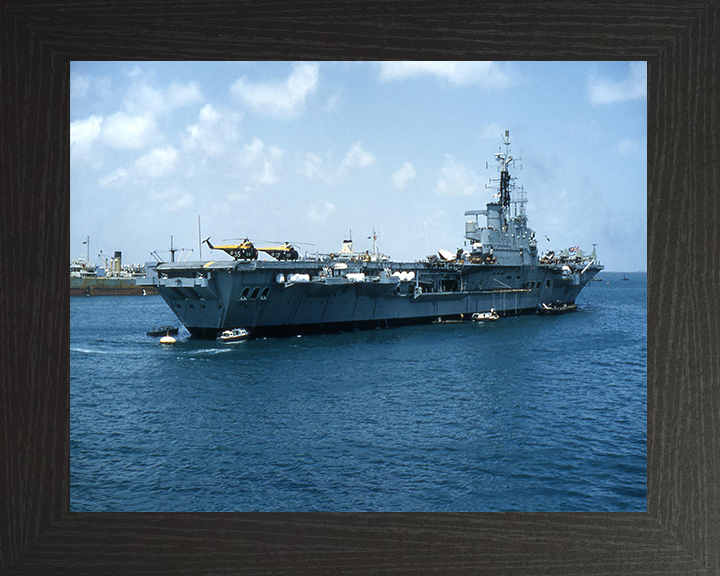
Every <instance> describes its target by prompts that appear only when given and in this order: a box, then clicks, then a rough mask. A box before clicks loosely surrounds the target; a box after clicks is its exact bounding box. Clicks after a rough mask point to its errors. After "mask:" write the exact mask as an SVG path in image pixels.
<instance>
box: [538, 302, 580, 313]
mask: <svg viewBox="0 0 720 576" xmlns="http://www.w3.org/2000/svg"><path fill="white" fill-rule="evenodd" d="M575 310H577V304H562V303H560V302H555V303H554V304H545V303H544V302H543V303H542V304H540V305H539V306H538V314H565V313H567V312H574V311H575Z"/></svg>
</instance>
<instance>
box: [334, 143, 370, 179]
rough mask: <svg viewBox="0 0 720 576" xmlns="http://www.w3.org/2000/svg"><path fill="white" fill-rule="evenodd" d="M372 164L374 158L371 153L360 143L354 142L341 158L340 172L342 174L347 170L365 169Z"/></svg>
mask: <svg viewBox="0 0 720 576" xmlns="http://www.w3.org/2000/svg"><path fill="white" fill-rule="evenodd" d="M373 164H375V156H373V155H372V152H368V151H367V150H365V149H364V148H363V147H362V144H361V143H360V142H355V144H353V147H352V148H350V152H348V153H347V155H346V156H345V158H343V161H342V162H341V164H340V171H341V172H344V171H345V170H347V169H348V168H365V167H366V166H372V165H373Z"/></svg>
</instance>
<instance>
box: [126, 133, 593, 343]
mask: <svg viewBox="0 0 720 576" xmlns="http://www.w3.org/2000/svg"><path fill="white" fill-rule="evenodd" d="M503 144H504V146H505V151H504V152H503V151H501V152H498V153H497V154H495V160H496V161H497V164H498V169H499V176H500V177H499V178H498V179H494V180H491V182H493V183H494V185H495V186H496V191H497V193H496V194H495V195H494V197H493V200H494V201H492V202H490V203H488V204H487V205H486V208H485V209H484V210H470V211H468V212H465V215H466V216H470V217H471V218H470V219H468V220H467V221H466V223H465V234H464V236H465V239H466V242H465V246H466V248H465V249H458V251H457V252H456V253H450V252H448V251H445V250H440V251H439V252H438V254H437V255H433V256H429V257H426V258H425V259H422V260H419V261H414V262H396V261H392V260H390V259H389V258H388V257H386V256H384V255H383V254H381V253H378V252H377V250H376V249H375V248H373V252H372V253H370V252H366V253H360V254H358V253H355V252H354V250H353V245H352V242H351V241H345V242H344V243H343V248H342V250H341V251H340V252H338V253H336V254H325V255H316V256H313V257H304V258H301V257H300V255H299V253H298V250H297V249H296V248H295V247H294V246H292V245H291V244H285V245H283V246H281V247H274V248H272V247H271V248H260V247H255V246H254V245H253V243H252V242H250V241H249V240H245V241H243V242H242V243H240V244H234V245H223V246H213V245H212V244H211V243H210V241H209V239H208V240H207V243H208V245H209V246H210V247H211V248H213V249H215V250H218V249H219V250H223V251H225V252H227V253H228V254H230V255H231V256H232V257H233V258H234V260H233V261H227V260H225V261H210V262H164V263H159V264H157V266H156V268H155V271H154V275H152V276H149V277H148V278H147V279H145V280H138V285H139V286H147V287H156V288H157V290H158V292H159V293H160V295H161V296H162V298H163V299H164V300H165V302H166V303H167V304H168V306H170V309H171V310H172V311H173V313H175V315H176V316H177V317H178V319H179V320H180V322H182V323H183V324H184V325H185V327H186V328H187V329H188V330H189V331H190V333H191V334H192V335H193V336H196V337H200V338H215V337H216V336H217V335H218V333H219V332H221V331H223V330H227V329H233V328H245V329H247V330H249V331H250V332H251V334H252V335H253V336H255V337H257V336H268V335H269V336H273V335H294V334H302V333H308V332H327V331H336V330H344V329H361V328H372V327H389V326H399V325H406V324H417V323H431V322H437V321H458V320H469V319H470V318H471V317H472V315H473V314H474V313H482V312H488V311H490V310H493V309H494V310H495V311H496V312H497V313H498V314H499V315H500V316H507V315H515V314H522V313H528V312H535V311H536V310H537V309H538V308H539V307H541V306H542V305H543V304H545V305H552V306H561V305H563V304H573V303H574V302H575V299H576V298H577V296H578V294H579V293H580V291H581V290H582V289H583V287H584V286H585V285H586V284H587V283H588V282H589V281H590V280H591V279H592V278H593V276H595V275H596V274H597V273H598V272H599V271H600V270H602V269H603V266H602V265H601V264H600V263H599V262H598V259H597V257H596V254H595V249H594V247H593V251H592V253H591V254H588V255H585V254H584V253H583V251H582V250H580V248H579V246H575V247H573V248H570V249H565V250H563V251H560V252H558V253H557V254H556V253H554V252H551V251H548V252H545V253H543V254H541V253H539V250H538V237H537V236H536V234H535V232H534V231H533V230H532V229H530V228H529V227H528V223H527V215H526V213H525V203H526V201H527V200H526V198H525V194H524V191H522V190H521V189H519V188H518V187H516V186H515V179H514V178H513V177H511V175H510V169H511V168H514V166H515V161H514V159H513V157H512V156H511V154H510V135H509V132H508V131H506V132H505V135H504V137H503ZM513 195H515V196H517V198H513ZM481 216H482V217H484V218H485V222H484V223H481V222H480V217H481ZM483 224H484V225H483ZM258 252H265V253H267V254H268V255H270V256H271V257H273V258H274V259H275V260H274V261H263V260H258V259H257V257H258Z"/></svg>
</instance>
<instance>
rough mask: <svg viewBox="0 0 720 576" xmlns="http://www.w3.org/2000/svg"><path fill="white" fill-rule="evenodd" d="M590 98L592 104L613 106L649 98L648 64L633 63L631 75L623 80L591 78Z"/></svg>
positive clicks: (631, 64)
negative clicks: (613, 104) (617, 103)
mask: <svg viewBox="0 0 720 576" xmlns="http://www.w3.org/2000/svg"><path fill="white" fill-rule="evenodd" d="M589 92H590V94H589V97H590V102H591V103H592V104H596V105H597V104H612V103H614V102H623V101H626V100H639V99H642V98H646V97H647V63H646V62H631V63H630V73H629V74H628V75H627V76H626V77H625V78H623V79H622V80H608V79H607V78H595V77H591V78H590V80H589Z"/></svg>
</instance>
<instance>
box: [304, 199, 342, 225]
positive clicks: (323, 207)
mask: <svg viewBox="0 0 720 576" xmlns="http://www.w3.org/2000/svg"><path fill="white" fill-rule="evenodd" d="M334 212H335V205H334V204H331V203H330V202H321V203H319V204H314V205H313V206H310V208H309V210H308V212H307V217H308V218H309V219H310V220H312V221H313V222H320V221H322V220H326V219H327V218H329V217H330V216H331V215H332V214H333V213H334Z"/></svg>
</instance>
